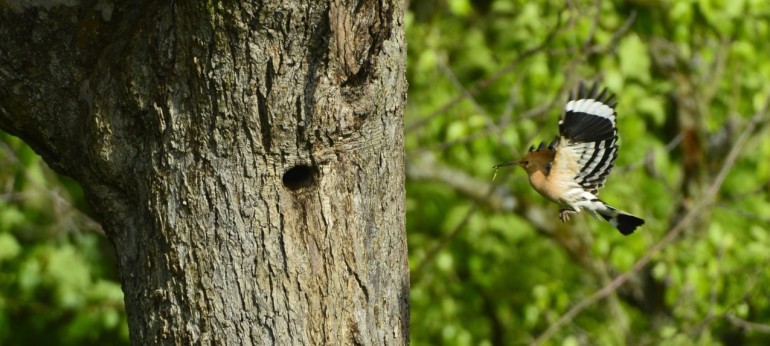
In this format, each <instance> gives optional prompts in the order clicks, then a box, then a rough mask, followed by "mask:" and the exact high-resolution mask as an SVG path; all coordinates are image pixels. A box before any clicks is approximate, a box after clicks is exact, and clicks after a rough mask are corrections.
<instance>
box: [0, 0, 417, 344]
mask: <svg viewBox="0 0 770 346" xmlns="http://www.w3.org/2000/svg"><path fill="white" fill-rule="evenodd" d="M403 6H404V5H403V3H402V2H400V1H396V0H384V1H380V0H359V1H352V0H351V1H348V0H332V1H329V2H307V3H300V2H298V1H278V0H264V1H257V2H249V1H231V2H218V1H210V2H203V1H168V2H167V1H128V2H121V3H119V4H118V3H116V4H110V2H109V1H101V0H100V1H95V0H94V1H75V0H61V1H33V2H29V1H20V0H4V1H0V127H1V128H2V129H3V130H5V131H8V132H10V133H12V134H15V135H17V136H19V137H21V138H22V139H24V140H25V141H26V142H27V143H29V144H30V145H31V146H32V147H33V148H34V149H35V150H36V151H37V152H38V153H40V154H41V155H42V156H43V157H44V159H45V160H46V162H48V163H49V164H50V165H51V166H52V167H54V168H55V169H57V170H58V171H60V172H62V173H64V174H67V175H70V176H72V177H74V178H75V179H76V180H78V181H79V182H80V183H81V184H82V185H83V188H84V189H85V191H86V194H87V197H88V199H89V202H90V203H91V204H92V206H93V207H94V209H95V210H96V211H97V213H98V214H99V215H100V218H101V221H102V222H103V224H104V228H105V231H106V232H107V235H108V237H109V238H110V239H111V241H112V242H113V243H114V245H115V248H116V249H117V254H118V262H119V271H120V273H121V278H122V283H123V291H124V292H125V301H126V308H127V310H128V314H129V328H130V331H131V337H132V342H133V343H134V344H137V345H146V344H151V343H158V344H176V345H179V344H185V345H187V344H198V343H201V344H222V345H235V344H255V345H264V344H303V345H318V344H334V345H338V344H406V343H408V334H409V333H408V321H409V311H408V309H409V302H408V297H409V274H408V266H407V258H406V236H405V233H404V198H405V196H404V173H403V172H404V167H403V124H402V112H403V106H404V102H405V95H406V82H405V66H404V64H405V42H404V37H403V21H402V15H403V10H404V8H403Z"/></svg>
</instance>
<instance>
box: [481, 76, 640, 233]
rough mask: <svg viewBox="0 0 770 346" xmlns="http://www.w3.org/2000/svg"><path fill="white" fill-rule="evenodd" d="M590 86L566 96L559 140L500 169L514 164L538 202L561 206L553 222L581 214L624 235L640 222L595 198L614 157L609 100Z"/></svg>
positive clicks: (614, 137) (614, 135) (612, 105)
mask: <svg viewBox="0 0 770 346" xmlns="http://www.w3.org/2000/svg"><path fill="white" fill-rule="evenodd" d="M597 88H598V86H597V85H596V84H594V85H593V87H592V88H591V89H590V91H588V90H586V89H585V87H584V86H583V84H581V85H580V87H579V89H578V94H577V97H573V95H570V99H569V101H568V102H567V105H566V107H565V114H564V117H563V119H562V120H560V121H559V137H557V138H556V139H555V140H554V141H553V142H551V144H550V145H548V146H546V145H545V143H541V144H540V146H539V147H538V148H537V149H536V150H535V148H530V150H529V152H528V153H527V154H526V155H525V156H524V158H522V159H521V160H519V161H514V162H509V163H504V164H500V165H498V166H496V167H500V166H506V165H514V164H515V165H519V166H521V167H523V168H524V169H525V170H526V171H527V174H528V175H529V183H530V185H532V187H533V188H534V189H535V190H536V191H537V192H538V193H540V194H541V195H542V196H543V197H545V198H547V199H549V200H551V201H553V202H555V203H558V204H559V205H560V206H561V210H560V213H559V218H560V219H561V221H562V222H566V221H568V220H569V214H576V213H578V212H580V211H581V210H586V211H588V212H589V213H591V214H592V215H593V216H594V217H596V216H597V215H598V216H601V217H602V218H604V219H605V220H607V221H608V222H610V224H612V225H613V226H615V228H617V229H618V230H619V231H620V232H621V233H622V234H624V235H628V234H631V233H633V232H634V230H635V229H636V228H637V227H638V226H641V225H643V224H644V220H642V219H640V218H638V217H636V216H633V215H631V214H629V213H626V212H624V211H620V210H617V209H615V208H613V207H611V206H609V205H607V203H604V202H603V201H602V200H600V199H599V198H598V197H597V196H596V195H597V194H598V191H599V189H600V188H601V187H602V186H604V183H605V181H606V180H607V176H608V175H609V173H610V172H611V171H612V167H613V165H614V163H615V158H616V157H617V151H618V146H617V144H616V142H617V139H618V136H617V127H616V124H615V118H616V114H615V109H614V108H615V103H614V98H615V96H614V95H612V94H609V95H608V92H607V89H603V90H602V92H601V93H599V94H597Z"/></svg>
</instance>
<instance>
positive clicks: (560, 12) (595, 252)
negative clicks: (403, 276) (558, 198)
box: [406, 0, 770, 345]
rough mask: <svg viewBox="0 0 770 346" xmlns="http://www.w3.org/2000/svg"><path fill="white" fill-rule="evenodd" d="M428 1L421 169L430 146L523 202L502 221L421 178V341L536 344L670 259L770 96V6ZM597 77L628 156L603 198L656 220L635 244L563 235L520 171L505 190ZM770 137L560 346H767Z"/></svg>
mask: <svg viewBox="0 0 770 346" xmlns="http://www.w3.org/2000/svg"><path fill="white" fill-rule="evenodd" d="M427 3H429V4H430V6H429V5H426V3H423V2H416V1H415V2H412V3H411V8H410V11H409V13H408V14H407V21H406V22H407V39H408V42H409V47H408V49H409V51H408V53H409V61H408V62H409V69H408V78H409V82H410V95H409V103H408V107H407V114H406V128H407V140H406V145H407V148H406V151H407V165H410V164H411V163H413V162H416V161H419V160H421V159H422V157H423V154H424V153H425V152H426V151H428V152H431V153H432V154H433V155H434V156H435V157H436V158H437V160H438V162H437V164H436V165H435V169H436V170H450V171H456V172H463V173H464V174H467V175H470V176H472V177H473V178H474V179H475V180H476V181H477V182H479V183H480V184H486V185H488V189H489V192H488V193H487V194H486V195H485V196H487V197H490V196H497V195H500V194H501V192H500V191H501V190H500V189H501V188H502V191H505V192H502V194H503V195H504V194H505V193H507V192H508V191H510V193H512V195H513V196H514V198H515V199H516V201H517V203H518V204H516V206H515V207H514V208H513V209H512V210H510V209H500V208H499V207H495V206H494V205H493V204H491V203H487V202H486V200H485V199H483V198H482V199H481V200H479V198H478V196H475V195H470V194H468V193H467V192H466V190H464V189H463V188H462V186H461V184H460V183H459V182H452V181H447V180H446V179H436V180H432V179H426V178H425V174H424V172H423V174H420V175H419V176H420V177H421V178H420V180H417V179H415V178H411V177H410V178H409V180H408V182H407V192H408V194H407V195H408V206H409V207H408V208H407V220H408V221H407V223H408V234H409V245H410V263H411V264H412V270H413V272H412V342H413V343H414V344H415V345H434V344H443V345H493V344H494V345H509V344H527V343H530V342H532V341H533V340H534V339H535V338H537V337H538V336H539V335H541V334H542V333H543V332H544V331H545V330H546V329H547V328H548V327H549V326H551V325H552V324H553V323H554V322H555V321H556V320H558V319H559V318H560V317H562V316H563V315H564V314H565V313H566V311H567V310H568V309H569V308H570V307H572V306H574V305H575V304H578V303H579V302H581V301H582V300H583V299H585V298H586V297H588V296H590V295H591V294H593V293H594V292H596V291H597V290H599V289H600V288H602V287H603V286H605V285H606V284H607V282H608V281H609V280H611V279H612V278H614V277H617V276H618V275H620V274H622V273H625V272H627V271H629V270H631V269H632V268H633V267H634V265H635V263H637V261H639V260H640V259H641V258H642V257H643V256H644V255H645V254H648V253H650V254H652V253H651V250H652V249H653V245H654V244H656V243H658V242H660V241H661V240H662V239H664V237H665V236H666V235H667V234H668V232H669V231H670V230H671V229H672V228H674V226H675V225H676V224H677V223H678V222H679V221H680V220H681V218H682V217H683V216H684V215H685V214H687V213H688V212H690V211H691V210H693V208H694V207H695V206H696V205H697V204H698V203H699V202H701V201H702V200H703V199H704V198H705V196H706V194H707V193H706V191H707V190H708V189H709V188H710V187H711V184H712V182H714V181H715V179H716V177H717V175H718V172H719V171H720V169H722V167H723V166H724V165H725V163H726V162H727V154H728V152H729V151H730V150H731V149H732V147H733V146H734V145H735V143H736V141H737V139H738V137H739V135H740V134H741V132H742V131H743V130H744V128H745V127H746V126H747V125H748V123H749V119H750V118H751V117H752V116H753V115H754V114H755V113H757V112H760V111H761V110H762V107H763V105H764V104H765V102H766V100H767V99H768V96H769V95H770V84H768V83H767V81H768V80H770V29H768V27H769V26H770V24H768V23H770V22H769V21H768V18H770V3H767V2H761V1H709V0H698V1H633V2H623V1H598V2H597V1H587V0H582V1H581V0H579V1H573V2H568V3H566V4H565V3H562V2H560V1H541V2H533V1H523V0H489V1H446V2H443V1H438V0H436V1H429V2H427ZM597 6H599V7H600V8H597ZM580 80H589V81H592V80H598V81H600V82H601V83H602V84H603V85H606V86H607V87H609V88H610V89H611V90H612V91H613V92H615V93H616V94H617V95H618V100H619V105H618V108H617V111H618V114H619V120H618V122H619V129H620V136H621V140H620V145H621V149H620V154H619V157H618V160H617V163H616V168H615V170H614V173H613V174H612V175H611V176H610V178H609V181H608V184H607V186H606V187H605V188H604V189H603V190H602V198H603V199H604V200H605V201H607V202H609V203H610V204H613V205H615V206H617V207H619V208H622V209H624V210H627V211H629V212H632V213H635V214H638V215H640V216H642V217H644V218H645V219H646V220H647V224H646V225H645V226H644V227H643V228H641V229H640V230H638V231H637V233H636V234H634V235H632V236H629V237H623V236H621V235H620V234H619V233H618V232H617V231H616V230H614V229H613V228H612V227H611V226H609V225H607V224H606V223H603V222H600V221H598V220H594V219H592V218H590V216H578V217H575V218H573V221H572V222H570V223H568V224H560V223H559V222H558V219H557V217H556V213H557V210H558V207H557V206H556V205H554V204H550V203H549V202H547V201H545V200H544V199H543V198H542V197H540V196H539V195H537V194H536V193H535V192H534V191H533V190H532V189H531V188H530V187H529V186H528V183H527V180H526V178H525V174H524V173H523V172H522V171H521V170H517V169H513V170H507V171H500V172H498V173H499V174H498V177H497V180H496V181H495V182H494V183H492V182H491V179H492V176H493V174H494V172H493V171H494V170H493V169H492V168H491V166H492V165H494V164H495V163H497V162H503V161H510V160H513V159H517V158H518V157H519V156H520V155H522V153H523V152H524V150H525V149H526V148H528V147H529V145H530V144H537V143H539V142H540V141H542V140H550V139H551V138H553V136H554V135H556V134H557V128H556V125H555V124H556V122H557V119H558V117H559V116H560V113H561V107H562V105H563V102H564V100H565V99H566V92H567V90H569V89H572V88H574V87H575V85H576V84H577V82H578V81H580ZM469 94H470V95H471V96H468V95H469ZM768 118H770V115H768V114H765V115H764V116H763V118H762V119H768ZM768 134H770V133H769V130H768V124H767V121H761V122H760V123H759V125H758V129H757V130H755V131H753V132H751V133H749V136H750V137H749V140H748V142H747V143H746V144H745V146H744V147H743V148H742V151H741V155H740V156H739V157H738V159H737V161H736V162H735V164H734V165H733V166H729V167H728V168H729V173H728V174H727V176H726V179H725V181H724V183H723V184H722V185H721V186H720V189H719V190H718V193H717V196H716V202H715V203H713V204H709V205H707V206H706V207H705V208H704V209H703V211H701V212H699V213H697V214H696V215H695V218H694V221H693V222H692V223H690V224H689V225H688V226H687V227H686V228H685V230H684V232H683V233H682V234H681V235H680V236H679V237H677V238H675V239H674V240H673V241H672V242H670V243H667V244H666V245H665V246H663V247H662V250H661V251H658V252H655V253H654V254H652V261H651V263H650V264H649V265H648V266H645V267H643V268H642V269H641V270H638V271H636V272H634V273H633V275H631V279H630V280H629V282H627V283H626V284H624V285H623V286H621V287H620V288H618V289H616V290H615V291H614V293H613V294H612V295H611V296H610V297H609V298H607V299H605V300H601V301H599V302H596V303H593V304H589V305H588V307H587V308H586V309H584V310H582V311H581V312H580V313H579V314H577V315H576V317H575V318H574V319H571V320H569V321H568V322H569V323H567V324H566V325H565V326H564V327H561V328H558V329H557V330H556V333H555V334H554V336H553V337H552V338H550V339H549V340H548V341H547V343H550V344H557V345H558V344H562V345H584V344H601V345H619V344H653V345H694V344H699V345H720V344H724V345H728V344H729V345H741V344H745V345H762V344H767V343H769V342H770V334H769V333H768V330H770V305H769V304H768V298H767V294H766V292H767V290H768V288H769V287H768V283H770V274H768V272H767V270H766V269H765V268H766V267H767V265H768V264H770V236H768V231H770V226H768V224H770V188H768V185H767V182H768V180H770V159H769V158H770V136H769V135H768ZM686 165H692V166H689V167H690V168H688V170H685V167H686ZM414 166H415V167H418V166H420V165H414ZM482 193H483V192H482ZM466 219H467V220H466ZM463 220H465V222H462V221H463ZM443 244H445V245H443Z"/></svg>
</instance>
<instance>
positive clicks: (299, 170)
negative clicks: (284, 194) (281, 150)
mask: <svg viewBox="0 0 770 346" xmlns="http://www.w3.org/2000/svg"><path fill="white" fill-rule="evenodd" d="M313 173H314V169H313V168H312V167H310V166H306V165H299V166H294V167H292V168H291V169H289V170H288V171H286V173H284V174H283V185H284V186H286V187H287V188H289V189H290V190H297V189H301V188H303V187H308V186H310V185H312V184H313V175H314V174H313Z"/></svg>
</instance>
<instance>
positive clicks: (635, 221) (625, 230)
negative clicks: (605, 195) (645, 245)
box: [597, 203, 644, 235]
mask: <svg viewBox="0 0 770 346" xmlns="http://www.w3.org/2000/svg"><path fill="white" fill-rule="evenodd" d="M604 206H605V207H606V208H605V209H603V210H597V212H598V214H599V215H601V216H602V218H604V219H605V220H607V222H609V223H610V225H612V226H613V227H615V228H617V229H618V231H620V233H622V234H623V235H629V234H631V233H634V231H635V230H636V228H637V227H639V226H641V225H644V220H643V219H641V218H638V217H636V216H633V215H631V214H629V213H626V212H624V211H620V210H617V209H615V208H613V207H610V206H609V205H607V204H606V203H605V204H604Z"/></svg>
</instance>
